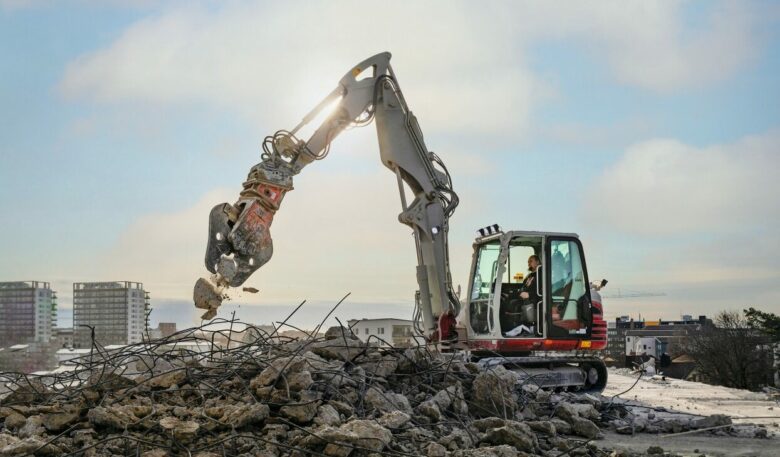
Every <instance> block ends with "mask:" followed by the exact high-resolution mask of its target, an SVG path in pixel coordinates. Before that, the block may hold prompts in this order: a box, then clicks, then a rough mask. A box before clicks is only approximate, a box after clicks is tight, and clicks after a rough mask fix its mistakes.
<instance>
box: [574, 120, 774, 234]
mask: <svg viewBox="0 0 780 457" xmlns="http://www.w3.org/2000/svg"><path fill="white" fill-rule="evenodd" d="M778 149H780V133H779V132H770V133H767V134H764V135H759V136H752V137H747V138H744V139H742V140H740V141H738V142H735V143H731V144H727V145H718V146H711V147H706V148H696V147H693V146H689V145H686V144H683V143H681V142H679V141H677V140H671V139H656V140H649V141H645V142H642V143H639V144H636V145H634V146H631V147H630V148H628V150H627V151H626V153H625V154H624V155H623V156H622V157H621V158H620V159H619V160H618V162H617V163H615V164H614V165H612V166H611V167H609V168H608V169H607V170H606V171H605V172H604V173H603V174H602V175H601V176H599V177H598V179H597V180H596V182H595V183H594V185H593V187H592V190H591V192H590V193H589V195H588V199H587V202H588V203H587V205H586V214H588V215H589V216H590V217H591V218H592V219H593V221H592V222H594V223H597V224H598V225H600V226H602V227H611V228H614V229H616V230H619V231H622V232H625V233H630V234H638V235H675V234H692V233H693V234H695V233H701V232H708V233H732V232H741V231H744V230H745V229H746V228H754V229H755V228H765V229H767V228H777V227H778V225H780V205H778V204H777V195H778V193H780V181H778V180H777V170H778V169H779V168H780V155H779V154H778Z"/></svg>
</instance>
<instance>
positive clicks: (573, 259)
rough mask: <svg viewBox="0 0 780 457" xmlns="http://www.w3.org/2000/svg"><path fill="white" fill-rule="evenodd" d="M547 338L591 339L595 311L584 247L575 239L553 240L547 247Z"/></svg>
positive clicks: (548, 240) (557, 238) (549, 241)
mask: <svg viewBox="0 0 780 457" xmlns="http://www.w3.org/2000/svg"><path fill="white" fill-rule="evenodd" d="M545 254H546V257H547V259H546V260H547V261H546V265H548V266H549V267H548V268H547V271H546V272H545V280H546V281H545V291H546V294H545V303H546V305H547V306H546V310H547V313H546V314H547V315H546V321H547V330H548V332H547V337H548V338H590V333H591V327H592V321H593V311H592V308H593V306H592V304H591V297H590V286H589V284H590V282H589V281H588V271H587V268H586V265H585V256H584V254H583V249H582V244H581V243H580V240H579V239H577V238H575V237H550V238H548V239H547V243H546V246H545Z"/></svg>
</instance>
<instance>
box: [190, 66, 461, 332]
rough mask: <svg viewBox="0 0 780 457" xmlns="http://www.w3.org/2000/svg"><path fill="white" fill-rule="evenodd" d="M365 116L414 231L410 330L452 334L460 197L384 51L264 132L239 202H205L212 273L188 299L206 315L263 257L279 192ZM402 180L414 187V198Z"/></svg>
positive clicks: (267, 256) (456, 306) (269, 251)
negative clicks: (453, 222) (292, 120)
mask: <svg viewBox="0 0 780 457" xmlns="http://www.w3.org/2000/svg"><path fill="white" fill-rule="evenodd" d="M326 110H327V111H328V112H329V114H328V115H327V117H326V118H325V120H324V121H322V123H321V124H320V125H319V126H318V127H317V129H316V130H315V131H314V133H313V134H312V135H311V137H310V138H308V140H305V141H304V140H301V139H299V138H298V137H297V136H296V134H297V133H298V132H299V131H300V130H301V128H303V127H304V126H305V125H307V124H310V123H311V122H312V121H313V120H314V119H315V118H316V117H317V116H318V115H321V114H324V113H325V112H326ZM372 120H373V121H374V122H375V125H376V129H377V136H378V141H379V152H380V157H381V160H382V163H383V164H384V165H385V166H386V167H387V168H389V169H390V170H391V171H393V173H395V175H396V178H397V181H398V190H399V192H400V197H401V208H402V211H401V213H400V214H399V216H398V220H399V221H400V222H401V223H403V224H405V225H408V226H409V227H411V228H412V230H413V233H414V239H415V247H416V250H417V262H418V265H417V282H418V285H419V290H418V291H417V294H416V300H415V301H416V309H415V319H414V320H415V327H416V329H417V330H418V332H419V333H421V334H423V335H424V336H425V337H427V338H428V339H429V341H441V340H447V339H450V338H451V336H452V329H453V327H454V321H455V316H456V315H457V314H458V312H459V311H460V302H459V300H458V297H457V295H456V294H455V293H454V292H453V288H452V278H451V274H450V268H449V247H448V244H447V234H448V231H449V225H448V221H449V217H450V216H451V215H452V213H453V212H454V210H455V208H456V207H457V205H458V197H457V194H456V193H455V192H454V191H453V189H452V181H451V179H450V176H449V173H448V172H447V169H446V167H445V166H444V164H443V162H442V161H441V159H439V157H438V156H436V154H434V153H433V152H430V151H428V149H427V147H426V146H425V142H424V139H423V134H422V131H421V130H420V126H419V124H418V123H417V118H416V117H415V116H414V114H412V112H411V110H409V107H408V106H407V104H406V101H405V100H404V97H403V94H402V92H401V89H400V87H399V85H398V81H397V79H396V77H395V74H394V73H393V69H392V67H391V66H390V53H387V52H385V53H381V54H377V55H375V56H373V57H370V58H368V59H366V60H364V61H363V62H361V63H359V64H358V65H357V66H355V67H354V68H353V69H352V70H351V71H349V72H348V73H347V74H346V75H344V77H343V78H341V80H340V81H339V84H338V86H337V87H336V88H335V89H334V90H333V91H332V92H331V93H330V94H328V96H327V97H325V98H324V99H323V100H322V101H321V102H320V103H319V104H318V105H317V106H316V107H315V108H314V109H313V110H312V111H311V112H310V113H309V114H307V115H306V116H305V117H304V118H303V120H301V122H300V123H299V124H298V125H297V126H295V128H293V129H292V130H290V131H286V130H280V131H278V132H276V133H275V134H273V135H271V136H268V137H266V138H265V140H264V141H263V154H262V157H261V162H260V163H258V164H257V165H255V166H253V167H252V168H251V169H250V171H249V175H248V177H247V180H246V181H245V182H244V183H243V190H242V191H241V193H240V196H239V198H238V201H236V203H234V204H233V205H230V204H228V203H223V204H220V205H217V206H215V207H214V208H213V209H212V211H211V213H210V216H209V238H208V245H207V248H206V259H205V262H206V268H207V269H208V270H209V271H210V272H211V273H213V275H212V276H211V277H210V278H201V279H199V280H198V282H197V283H196V285H195V290H194V300H195V306H197V307H199V308H203V309H207V310H208V311H207V312H206V313H205V314H204V316H203V317H204V318H205V319H210V318H211V317H213V316H214V315H215V314H216V308H217V307H218V306H219V305H220V304H221V301H222V299H223V298H224V296H225V291H226V289H227V288H228V287H238V286H240V285H241V284H243V283H244V282H245V281H246V280H247V278H249V276H250V275H251V274H252V273H253V272H254V271H255V270H257V269H258V268H260V267H261V266H262V265H263V264H265V263H266V262H268V261H269V260H270V258H271V256H272V254H273V243H272V240H271V234H270V226H271V223H272V221H273V217H274V215H275V213H276V211H277V210H278V209H279V207H280V205H281V202H282V199H283V198H284V195H285V194H286V193H287V192H289V191H290V190H292V189H293V177H294V176H295V175H297V174H298V173H300V172H301V170H302V169H303V168H304V167H306V166H307V165H309V164H310V163H312V162H314V161H316V160H321V159H323V158H325V157H326V156H327V154H328V151H329V149H330V145H331V142H332V141H333V140H334V139H335V138H336V136H338V135H339V134H340V133H341V132H342V131H344V130H345V129H347V128H349V127H351V126H355V125H365V124H367V123H370V122H371V121H372ZM404 184H405V185H406V186H404ZM405 187H408V188H409V189H410V190H411V193H412V194H413V195H412V196H411V197H412V199H411V201H408V200H407V196H406V191H405Z"/></svg>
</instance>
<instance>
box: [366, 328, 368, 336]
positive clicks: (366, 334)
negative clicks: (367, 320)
mask: <svg viewBox="0 0 780 457" xmlns="http://www.w3.org/2000/svg"><path fill="white" fill-rule="evenodd" d="M365 330H366V332H365V333H366V335H368V327H366V329H365Z"/></svg>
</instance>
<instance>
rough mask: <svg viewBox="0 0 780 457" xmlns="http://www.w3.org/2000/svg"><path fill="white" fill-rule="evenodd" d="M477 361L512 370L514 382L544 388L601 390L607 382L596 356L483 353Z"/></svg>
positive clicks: (605, 373)
mask: <svg viewBox="0 0 780 457" xmlns="http://www.w3.org/2000/svg"><path fill="white" fill-rule="evenodd" d="M477 363H479V364H480V365H482V366H484V367H491V366H498V365H501V366H503V367H504V368H506V369H507V370H511V371H513V372H515V373H516V374H517V376H518V382H520V383H530V384H534V385H537V386H539V387H541V388H543V389H545V390H566V391H571V392H579V393H601V392H602V391H604V388H605V387H606V385H607V366H606V365H605V364H604V361H602V360H601V359H599V358H596V357H545V356H528V357H487V358H481V359H479V360H477Z"/></svg>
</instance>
